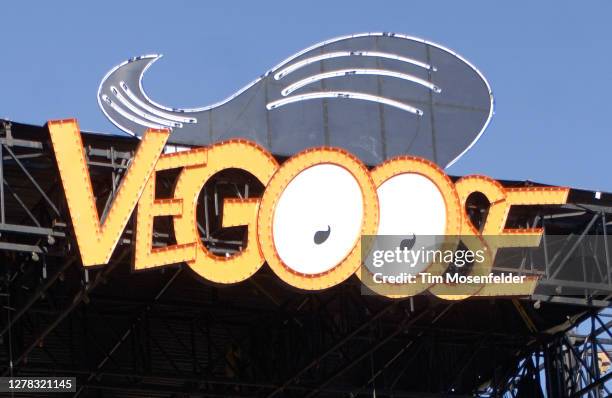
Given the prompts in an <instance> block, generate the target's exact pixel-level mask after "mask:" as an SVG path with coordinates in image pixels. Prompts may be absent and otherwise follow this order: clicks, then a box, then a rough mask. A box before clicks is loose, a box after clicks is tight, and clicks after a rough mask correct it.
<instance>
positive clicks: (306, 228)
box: [273, 164, 363, 275]
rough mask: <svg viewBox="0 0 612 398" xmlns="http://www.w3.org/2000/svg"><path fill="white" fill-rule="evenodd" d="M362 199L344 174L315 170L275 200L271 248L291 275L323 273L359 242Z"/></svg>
mask: <svg viewBox="0 0 612 398" xmlns="http://www.w3.org/2000/svg"><path fill="white" fill-rule="evenodd" d="M362 220H363V196H362V192H361V189H360V187H359V183H358V182H357V180H356V179H355V177H354V176H353V175H352V174H351V173H350V172H349V171H348V170H346V169H345V168H343V167H340V166H337V165H333V164H319V165H316V166H312V167H310V168H308V169H305V170H304V171H302V172H301V173H299V174H298V175H297V176H295V178H293V180H291V182H289V184H288V185H287V187H286V188H285V190H284V191H283V193H282V195H281V196H280V198H279V199H278V203H277V205H276V208H275V210H274V215H273V231H274V232H273V236H274V238H273V239H274V246H275V248H276V252H277V254H278V256H279V258H280V259H281V260H282V261H283V263H284V264H285V265H286V266H287V267H289V268H291V269H292V270H293V271H295V272H298V273H301V274H307V275H314V274H320V273H323V272H327V271H329V270H331V269H332V268H334V267H335V266H336V265H338V264H339V263H340V262H341V261H342V260H344V258H345V257H346V256H347V255H348V254H349V253H350V252H351V250H352V249H353V247H354V246H355V243H356V242H357V240H358V239H359V238H360V233H361V227H362Z"/></svg>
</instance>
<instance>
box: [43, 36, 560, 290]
mask: <svg viewBox="0 0 612 398" xmlns="http://www.w3.org/2000/svg"><path fill="white" fill-rule="evenodd" d="M154 59H156V57H141V58H135V59H133V60H130V61H128V62H126V63H124V64H122V65H120V66H118V67H117V68H115V69H113V70H112V71H111V72H110V73H109V74H108V75H107V76H106V77H105V79H104V80H103V82H102V85H101V87H100V92H99V98H98V99H99V102H100V105H101V106H102V109H103V110H104V112H105V114H106V115H107V116H108V117H109V119H111V121H113V122H114V123H115V124H117V125H118V126H120V127H121V128H122V129H124V130H126V131H128V132H131V133H133V134H135V135H138V136H140V137H141V138H142V141H141V143H140V145H139V147H138V149H137V151H136V153H135V156H134V158H133V161H132V163H131V164H130V166H129V168H128V169H127V171H126V173H125V175H124V177H123V179H122V182H121V186H120V188H119V190H118V192H117V194H116V196H115V198H114V202H113V203H112V206H111V207H110V210H109V212H108V213H107V216H106V218H105V220H104V222H101V221H100V217H99V215H98V212H97V209H96V205H95V198H94V193H93V190H92V186H91V181H90V178H89V174H88V171H87V162H86V159H85V153H84V149H83V145H82V142H81V137H80V132H79V131H80V130H79V127H78V125H77V123H76V121H75V120H61V121H51V122H49V123H48V127H49V132H50V136H51V141H52V144H53V149H54V151H55V156H56V159H57V165H58V168H59V171H60V175H61V179H62V184H63V187H64V191H65V195H66V200H67V204H68V207H69V210H70V215H71V218H72V224H73V227H74V232H75V236H76V240H77V243H78V246H79V251H80V254H81V259H82V263H83V265H84V266H85V267H89V266H95V265H103V264H107V263H108V262H109V260H110V257H111V255H112V253H113V250H114V249H115V246H116V245H117V243H118V241H119V239H120V237H121V234H122V232H123V230H124V228H125V227H126V225H127V222H128V220H129V218H130V217H131V215H132V213H133V212H134V211H135V212H136V216H137V217H136V239H135V256H134V268H135V269H138V270H142V269H148V268H155V267H161V266H165V265H169V264H175V263H181V262H185V263H186V264H187V265H188V266H189V267H190V268H191V269H192V270H193V271H194V272H196V273H197V274H198V275H200V276H201V277H203V278H205V279H206V280H209V281H212V282H215V283H221V284H230V283H237V282H240V281H244V280H246V279H248V278H249V277H250V276H252V275H253V274H254V273H255V272H256V271H257V270H258V269H259V268H260V267H261V266H262V265H263V264H264V263H267V264H268V265H269V266H270V268H271V269H272V270H273V271H274V272H275V273H276V275H278V277H279V278H280V279H282V280H283V281H284V282H286V283H287V284H289V285H291V286H294V287H297V288H299V289H304V290H318V289H324V288H328V287H331V286H334V285H337V284H339V283H341V282H342V281H344V280H346V279H347V278H348V277H350V276H351V275H352V274H354V273H357V275H358V276H359V277H363V276H362V273H360V272H357V270H359V269H360V265H361V264H362V253H361V252H362V249H363V248H362V240H361V237H362V236H364V235H409V234H413V235H414V234H430V235H448V236H459V235H463V236H472V237H475V238H476V239H480V237H481V236H484V235H497V236H504V235H505V236H521V237H523V238H524V239H521V242H522V243H521V244H522V245H526V246H537V245H538V244H539V241H540V237H541V235H542V231H541V230H540V229H523V230H508V229H506V228H505V225H506V219H507V216H508V213H509V211H510V208H511V207H512V206H515V205H544V204H547V205H550V204H563V203H565V202H566V200H567V195H568V189H566V188H556V187H525V188H504V187H502V186H501V184H499V183H498V182H497V181H495V180H493V179H490V178H488V177H484V176H467V177H463V178H461V179H459V180H458V181H456V182H453V181H451V179H450V178H449V177H448V176H447V175H446V174H445V173H444V171H443V170H442V168H441V167H440V165H442V166H446V165H447V164H449V163H452V162H453V161H454V160H456V159H457V158H458V157H459V156H460V155H461V154H462V153H464V152H465V151H466V150H467V149H469V147H470V146H471V145H472V144H473V142H474V141H475V140H476V139H477V138H478V137H479V136H480V134H481V133H482V131H483V130H484V128H485V127H486V125H487V124H488V122H489V119H490V116H491V114H492V105H493V102H492V96H491V92H490V89H489V86H488V83H486V80H484V77H482V75H481V74H480V72H478V71H477V70H476V69H475V68H474V67H473V66H472V65H471V64H469V63H468V62H467V61H465V60H464V59H463V58H461V57H459V56H457V55H456V54H455V53H453V52H451V51H450V50H447V49H444V48H443V47H441V46H439V45H435V44H432V43H428V42H425V41H422V40H418V39H414V38H408V37H405V36H400V35H393V34H366V35H355V36H347V37H344V38H339V39H334V40H330V41H328V42H324V43H321V44H319V45H316V46H313V47H311V48H309V49H307V50H304V51H303V52H301V53H299V54H297V55H295V56H293V57H291V58H289V59H288V60H287V61H285V62H283V63H281V64H280V65H279V66H277V67H275V68H274V69H272V70H271V71H269V72H267V73H266V74H265V75H263V76H262V77H261V78H260V79H258V80H256V81H255V82H254V83H252V84H251V85H249V86H247V87H246V88H245V89H243V90H241V91H240V92H239V93H237V94H235V95H233V96H232V97H230V98H228V99H227V100H225V101H222V102H221V103H219V104H215V105H212V106H209V107H204V108H200V109H196V110H181V109H174V108H168V107H164V106H161V105H159V104H157V103H155V102H153V101H152V100H150V99H149V98H148V97H147V96H146V95H145V93H144V91H143V90H142V84H141V79H142V73H144V71H145V70H146V68H147V67H148V66H149V65H150V63H151V62H152V60H154ZM289 77H291V78H292V79H293V80H291V81H283V79H288V78H289ZM404 85H405V86H404ZM171 134H172V138H171V141H172V142H173V143H181V144H196V145H202V146H200V147H195V148H191V149H189V150H185V151H181V152H176V153H171V154H165V153H164V146H165V145H166V143H167V142H168V140H169V138H170V136H171ZM272 153H274V154H275V155H279V154H280V155H283V156H289V158H288V159H287V160H285V161H284V162H282V164H281V163H279V162H278V161H277V160H276V158H275V157H274V156H273V155H272ZM230 168H235V169H241V170H244V171H246V172H248V173H250V174H252V175H253V176H254V177H255V178H257V179H258V180H259V181H260V182H261V183H262V184H263V185H264V186H265V191H264V193H263V195H262V196H261V197H258V198H249V199H240V198H230V199H226V200H225V202H224V204H223V214H222V226H223V227H224V228H227V227H233V226H246V227H247V230H248V239H247V242H248V244H247V245H246V247H244V248H243V249H242V251H240V252H239V253H237V254H235V255H233V256H229V257H220V256H216V255H214V254H212V253H211V252H210V251H209V250H208V249H207V248H206V246H205V245H203V244H202V242H201V240H200V235H199V233H198V230H197V224H196V207H197V199H198V195H199V193H200V191H201V189H202V187H203V186H204V184H205V183H206V182H207V181H208V180H209V179H210V178H211V177H212V176H213V175H215V174H216V173H218V172H219V171H222V170H225V169H230ZM169 169H179V170H180V172H179V175H178V178H177V181H176V185H175V188H174V194H173V197H172V198H171V199H158V198H156V197H155V184H156V173H157V172H160V171H163V170H169ZM474 192H480V193H482V194H484V195H485V196H486V197H487V199H488V200H489V202H490V203H491V206H490V209H489V214H488V217H487V219H486V223H485V225H484V227H483V228H482V230H481V231H477V230H476V229H475V228H474V226H473V225H472V224H471V223H470V221H469V218H468V217H467V216H466V212H465V204H466V201H467V198H468V196H469V195H470V194H472V193H474ZM160 216H171V217H172V220H173V227H174V233H175V238H176V244H175V245H171V246H167V247H163V248H153V247H152V237H153V221H154V219H155V217H160ZM490 246H491V245H490V244H489V249H490V251H489V253H490V255H491V256H492V257H494V256H495V252H496V250H497V249H498V248H497V247H490ZM434 269H435V270H437V271H436V272H438V273H442V272H444V268H443V267H435V268H434ZM533 282H534V281H533V280H527V281H526V282H525V283H524V284H522V285H521V286H518V287H516V289H514V290H513V291H512V292H511V294H529V293H531V292H532V291H533V288H534V283H533ZM428 288H431V290H432V291H434V293H436V291H435V287H432V286H430V285H426V284H424V285H421V286H419V287H418V288H417V290H414V292H413V293H417V292H418V291H422V290H426V289H428ZM381 294H386V293H384V292H382V293H381ZM436 294H437V293H436ZM477 294H494V292H492V291H490V290H489V291H487V289H486V287H485V286H481V288H479V289H476V290H473V291H469V292H468V294H467V295H477ZM386 295H388V296H390V297H400V296H406V295H398V294H386ZM439 295H440V296H444V294H439Z"/></svg>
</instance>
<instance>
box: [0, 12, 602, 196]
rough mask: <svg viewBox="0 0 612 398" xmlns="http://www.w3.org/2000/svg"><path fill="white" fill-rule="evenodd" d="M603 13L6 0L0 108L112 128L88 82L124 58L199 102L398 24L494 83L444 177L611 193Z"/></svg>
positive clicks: (162, 93)
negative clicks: (151, 56)
mask: <svg viewBox="0 0 612 398" xmlns="http://www.w3.org/2000/svg"><path fill="white" fill-rule="evenodd" d="M611 15H612V3H611V2H610V1H604V0H602V1H584V2H561V1H557V2H553V1H538V2H533V1H531V2H528V1H525V2H521V1H514V2H507V3H505V4H501V3H500V2H492V1H437V2H424V1H420V2H412V1H405V0H404V1H397V2H393V1H387V2H382V1H368V2H365V1H348V2H345V1H312V0H310V1H302V2H290V1H285V2H279V1H272V2H254V1H244V2H241V1H233V2H204V1H200V2H196V1H173V2H158V1H146V2H144V1H142V2H136V1H108V0H106V1H103V2H76V1H75V2H59V1H58V2H42V1H40V2H33V1H19V2H10V3H9V2H6V3H3V5H2V24H0V46H1V48H2V53H3V55H2V62H1V63H0V88H1V94H0V116H1V117H8V118H10V119H13V120H16V121H20V122H28V123H37V124H43V123H44V122H45V121H46V120H49V119H57V118H67V117H76V118H78V119H79V122H80V124H81V127H82V128H83V129H86V130H93V131H102V132H114V133H117V134H119V133H120V132H119V130H117V129H116V128H115V127H114V126H113V125H111V124H110V122H108V121H107V120H106V119H105V118H104V116H103V115H102V113H101V112H100V111H99V110H98V106H97V103H96V90H97V87H98V84H99V82H100V80H101V78H102V77H103V76H104V75H105V73H106V72H107V71H108V70H109V69H110V68H112V67H113V66H114V65H116V64H118V63H120V62H121V61H123V60H125V59H127V58H129V57H132V56H136V55H142V54H147V53H162V54H164V58H163V59H162V60H160V61H159V62H158V63H156V64H155V67H154V68H151V70H150V72H149V73H147V75H146V77H145V81H144V84H145V87H146V89H147V91H148V92H149V94H150V95H151V97H153V98H154V99H155V100H156V101H157V102H161V103H163V104H167V105H171V106H181V107H188V106H201V105H207V104H209V103H212V102H216V101H217V100H220V99H223V98H225V97H226V96H228V95H230V94H232V93H233V92H234V91H236V90H237V89H239V88H240V87H242V86H243V85H245V84H247V83H248V82H250V81H251V80H253V79H254V78H255V77H256V76H258V75H260V74H261V73H263V72H264V71H266V70H267V69H269V68H270V67H272V66H273V65H275V64H276V63H277V62H279V61H280V60H282V59H284V58H286V57H287V56H289V55H291V54H293V53H295V52H297V51H299V50H301V49H303V48H305V47H307V46H309V45H311V44H313V43H316V42H319V41H321V40H325V39H328V38H331V37H335V36H339V35H345V34H349V33H357V32H366V31H393V32H398V33H405V34H409V35H412V36H418V37H422V38H425V39H428V40H431V41H434V42H438V43H440V44H443V45H445V46H447V47H450V48H452V49H454V50H455V51H457V52H458V53H460V54H462V55H463V56H465V57H466V58H467V59H468V60H470V61H471V62H472V63H474V64H475V65H476V66H477V67H478V68H479V69H480V70H481V71H482V72H483V73H484V74H485V76H486V77H487V79H488V80H489V82H490V83H491V86H492V88H493V92H494V95H495V99H496V114H495V116H494V117H493V120H492V123H491V125H490V126H489V128H488V130H487V131H486V133H485V134H484V135H483V137H482V138H481V140H480V141H479V142H478V143H477V144H476V145H475V146H474V147H473V148H472V150H471V151H470V152H469V153H467V154H466V155H465V156H464V157H463V158H462V159H461V160H459V161H458V162H457V163H456V164H455V165H453V166H452V167H450V168H449V169H448V170H447V171H448V172H449V173H450V174H455V175H464V174H472V173H479V174H487V175H490V176H492V177H495V178H507V179H518V180H524V179H530V180H533V181H539V182H544V183H550V184H559V185H567V186H571V187H576V188H587V189H593V190H603V191H612V177H611V176H610V174H611V173H610V171H611V170H612V167H611V166H610V164H611V162H610V153H611V151H612V128H611V127H610V124H611V122H610V116H611V115H612V99H611V93H612V74H611V73H610V72H609V69H610V67H611V65H612V24H610V16H611Z"/></svg>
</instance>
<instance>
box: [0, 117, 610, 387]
mask: <svg viewBox="0 0 612 398" xmlns="http://www.w3.org/2000/svg"><path fill="white" fill-rule="evenodd" d="M84 142H85V148H86V153H87V160H88V163H89V167H90V172H91V175H92V183H93V187H94V191H95V194H96V198H97V201H98V208H99V212H100V214H101V215H102V217H104V215H105V214H106V212H107V211H108V209H109V206H110V204H111V203H112V200H113V198H114V195H115V193H116V191H117V187H118V186H119V182H120V181H121V177H122V175H123V173H124V171H125V170H126V168H127V167H128V166H129V164H130V161H131V159H132V156H133V153H134V150H135V146H136V145H137V141H136V140H134V139H130V138H121V137H110V136H101V135H93V134H84ZM0 144H1V145H0V159H1V160H2V161H1V162H0V179H1V180H2V184H0V185H1V187H0V221H1V222H0V234H1V235H0V258H1V259H2V262H1V263H2V269H1V270H0V272H1V276H2V279H3V283H2V291H1V292H2V298H3V301H4V303H3V304H4V306H3V314H4V316H3V317H2V323H1V324H0V330H1V331H0V337H1V339H2V343H3V346H2V347H3V350H2V352H0V360H1V361H2V362H1V363H2V369H1V370H2V373H3V375H5V376H7V375H15V376H16V375H20V376H26V375H76V376H77V377H78V381H77V385H78V390H77V392H76V394H73V395H75V396H96V397H103V396H109V397H112V396H160V397H179V396H180V397H183V396H222V397H225V396H249V397H251V396H264V397H274V396H346V397H358V396H372V395H373V393H374V391H375V394H376V396H378V397H436V396H449V395H450V396H487V397H502V396H504V397H505V396H508V397H510V396H512V397H521V396H530V397H531V396H535V397H537V396H547V397H570V396H571V397H580V396H584V397H602V396H607V395H608V393H607V392H606V387H607V386H606V385H605V383H606V381H607V380H609V378H610V377H612V376H610V374H611V373H610V372H608V371H607V368H606V367H605V366H604V365H605V362H606V361H609V357H608V354H609V347H608V345H609V344H610V342H612V335H611V334H610V329H609V327H610V326H611V324H610V322H609V321H604V319H605V318H604V317H605V314H603V313H598V311H599V310H600V309H602V308H606V307H608V306H609V299H610V297H611V295H612V280H611V278H610V276H611V275H612V267H611V265H610V253H611V252H610V248H609V247H608V243H609V242H608V240H607V235H608V234H609V232H610V230H611V228H610V225H611V221H609V220H612V198H611V197H610V196H609V195H607V194H596V193H592V192H587V191H578V190H572V192H571V194H570V200H569V203H568V204H567V205H564V206H548V207H547V206H542V207H530V206H525V207H521V208H519V209H514V210H513V211H512V212H511V214H510V218H509V222H508V227H537V226H541V227H543V228H544V229H545V239H544V242H543V245H542V246H541V248H539V249H538V250H536V251H529V250H515V251H509V252H508V253H506V254H505V256H504V260H505V262H504V263H503V264H504V265H503V266H502V265H499V266H498V268H499V269H500V270H503V267H508V268H509V269H512V270H513V271H515V272H522V273H525V274H530V275H539V276H541V282H540V288H539V290H538V291H537V294H536V295H534V296H533V297H531V298H529V299H525V300H508V299H497V300H485V299H480V300H465V301H462V302H445V301H441V300H438V299H436V298H434V297H432V296H428V295H422V296H418V297H415V298H412V299H409V300H402V301H398V302H391V301H387V300H384V299H382V298H380V297H369V296H363V295H362V294H361V292H360V284H359V282H358V281H357V280H356V279H354V278H353V279H350V280H348V281H347V282H346V283H343V284H342V285H340V286H337V287H335V288H333V289H330V290H327V291H325V292H321V293H317V294H305V293H302V292H295V291H293V290H291V289H288V288H286V287H284V286H283V285H282V284H281V283H280V281H279V280H278V279H277V278H276V277H275V276H274V275H273V274H272V273H271V271H270V270H269V269H267V267H264V268H262V270H260V271H259V272H258V273H257V274H256V275H255V276H254V277H252V278H250V279H249V280H248V281H246V282H244V283H242V284H239V285H236V286H232V287H224V288H220V287H217V286H211V285H210V284H206V283H202V282H201V281H199V280H197V277H196V276H195V275H194V274H193V273H192V272H191V271H190V270H189V269H188V267H185V266H184V265H177V266H174V267H167V268H164V269H161V270H152V271H146V272H138V273H134V272H133V271H132V269H131V265H130V263H131V261H130V260H131V256H132V255H133V242H132V241H133V221H130V223H129V224H128V227H127V228H126V230H125V232H124V235H123V236H122V238H121V241H120V245H119V246H118V249H117V250H116V253H115V254H114V256H113V258H112V260H111V262H110V263H109V264H108V265H106V266H104V267H101V268H96V269H90V270H84V269H83V268H82V267H81V266H80V262H79V260H78V250H77V248H76V244H75V241H74V238H73V236H72V228H71V224H70V217H69V216H68V214H67V207H66V204H65V199H64V197H63V194H62V189H61V184H60V181H59V176H58V173H57V168H56V166H55V163H54V159H53V156H52V151H51V148H50V147H49V137H48V133H47V131H46V129H44V128H36V127H33V126H25V125H19V124H11V123H10V122H6V121H5V122H3V124H2V129H1V130H0ZM175 178H176V173H172V172H164V173H160V175H159V176H158V184H159V187H158V192H157V195H158V196H159V197H169V196H171V191H172V189H173V182H174V180H175ZM504 184H505V185H510V186H512V185H517V184H521V185H524V184H530V183H525V182H522V183H517V182H504ZM262 189H263V187H262V186H261V184H259V183H258V182H257V181H254V180H253V179H252V177H249V176H245V175H242V174H239V173H238V174H236V172H235V171H229V172H227V173H225V172H224V173H221V174H219V175H217V176H215V178H214V179H213V181H211V182H210V183H208V184H207V185H206V187H205V189H204V190H203V192H202V193H201V195H200V199H199V200H200V203H201V206H200V207H199V210H198V212H199V214H198V221H199V229H200V233H201V238H202V241H203V243H204V244H205V245H206V246H207V247H209V248H210V250H212V251H214V252H215V253H218V254H226V253H227V254H231V253H234V252H236V251H238V250H240V247H241V246H243V245H244V232H245V231H244V229H241V228H234V229H231V230H229V231H228V230H222V229H221V228H220V225H221V224H220V219H219V215H220V214H221V213H222V203H223V198H224V197H228V196H233V197H236V196H240V197H248V196H257V195H259V194H261V191H262ZM602 195H603V196H602ZM469 209H470V212H471V213H472V216H473V219H474V220H475V221H477V220H478V219H479V217H480V218H482V217H483V215H484V216H486V204H485V205H483V204H474V203H470V204H469ZM170 225H171V222H170V220H169V219H167V218H163V217H162V218H160V219H159V220H157V221H156V223H155V233H154V245H156V246H165V245H168V244H172V243H174V242H173V237H172V229H171V226H170ZM557 236H564V238H563V240H558V239H555V237H557ZM568 270H570V271H571V272H568ZM576 270H579V271H580V272H577V271H576ZM585 322H586V323H585ZM578 324H581V325H585V324H586V325H590V329H589V330H588V331H586V330H584V326H581V327H580V328H579V329H578V330H576V329H575V327H576V325H578ZM540 387H541V388H540ZM538 388H540V389H538ZM607 388H608V389H609V388H610V387H607ZM538 394H539V395H538Z"/></svg>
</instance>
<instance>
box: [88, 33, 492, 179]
mask: <svg viewBox="0 0 612 398" xmlns="http://www.w3.org/2000/svg"><path fill="white" fill-rule="evenodd" d="M160 57H161V56H160V55H145V56H142V57H137V58H132V59H130V60H128V61H126V62H123V63H122V64H120V65H118V66H116V67H115V68H113V69H112V70H111V71H110V72H108V73H107V75H106V76H105V77H104V78H103V79H102V82H101V84H100V87H99V90H98V104H99V105H100V108H101V109H102V111H103V112H104V114H105V115H106V116H107V118H108V119H109V120H110V121H111V122H113V123H114V124H115V125H116V126H118V127H119V128H121V129H122V130H124V131H126V132H128V133H130V134H133V135H136V136H142V134H144V132H145V131H146V129H147V128H170V129H172V136H171V138H170V140H171V141H172V143H175V144H182V145H199V146H200V145H207V144H210V143H212V142H216V141H220V140H224V139H228V138H233V137H240V138H247V139H251V140H254V141H256V142H258V143H259V144H261V145H262V146H264V147H266V148H267V149H268V150H270V151H271V152H272V153H275V154H277V155H284V156H288V155H292V154H294V153H295V152H298V151H300V150H303V149H305V148H308V147H312V146H320V145H331V146H339V147H342V148H345V149H347V150H349V151H351V152H352V153H354V154H355V155H357V156H359V157H360V158H361V159H362V160H363V161H364V162H365V163H366V164H370V165H375V164H378V163H380V162H381V161H383V160H386V159H388V158H391V157H393V156H397V155H403V154H411V155H417V156H421V157H425V158H428V159H430V160H432V161H434V162H436V163H438V164H439V165H441V166H443V167H444V166H449V165H450V164H452V163H453V162H455V161H456V160H457V159H458V158H459V157H460V156H461V155H463V153H465V152H466V151H467V150H468V149H469V148H470V147H471V146H472V145H473V144H474V143H475V142H476V140H478V138H479V137H480V135H481V134H482V133H483V132H484V130H485V128H486V127H487V125H488V123H489V121H490V118H491V115H492V114H493V96H492V94H491V89H490V87H489V84H488V82H487V81H486V79H485V78H484V76H483V75H482V74H481V73H480V72H479V71H478V70H477V69H476V68H475V67H474V66H472V65H471V64H470V63H469V62H468V61H466V60H465V59H463V58H461V57H460V56H459V55H457V54H455V53H454V52H452V51H451V50H448V49H446V48H444V47H442V46H440V45H438V44H434V43H430V42H427V41H424V40H421V39H417V38H412V37H408V36H404V35H398V34H392V33H365V34H359V35H352V36H345V37H340V38H336V39H332V40H329V41H326V42H323V43H319V44H316V45H314V46H312V47H309V48H307V49H305V50H303V51H301V52H300V53H298V54H296V55H294V56H292V57H290V58H288V59H287V60H285V61H283V62H282V63H280V64H279V65H277V66H276V67H274V68H272V69H271V70H270V71H268V72H267V73H265V74H264V75H263V76H261V77H260V78H258V79H256V80H255V81H253V82H252V83H250V84H249V85H247V86H245V87H244V88H243V89H241V90H239V91H238V92H237V93H235V94H233V95H232V96H230V97H228V98H227V99H225V100H223V101H221V102H218V103H216V104H213V105H209V106H205V107H201V108H194V109H178V108H171V107H167V106H163V105H161V104H158V103H156V102H155V101H153V100H152V99H151V98H149V96H147V94H146V93H145V91H144V89H143V87H142V77H143V75H144V73H145V72H146V71H147V69H148V68H149V67H150V66H151V65H152V64H153V63H154V62H155V61H157V60H158V59H159V58H160Z"/></svg>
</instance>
